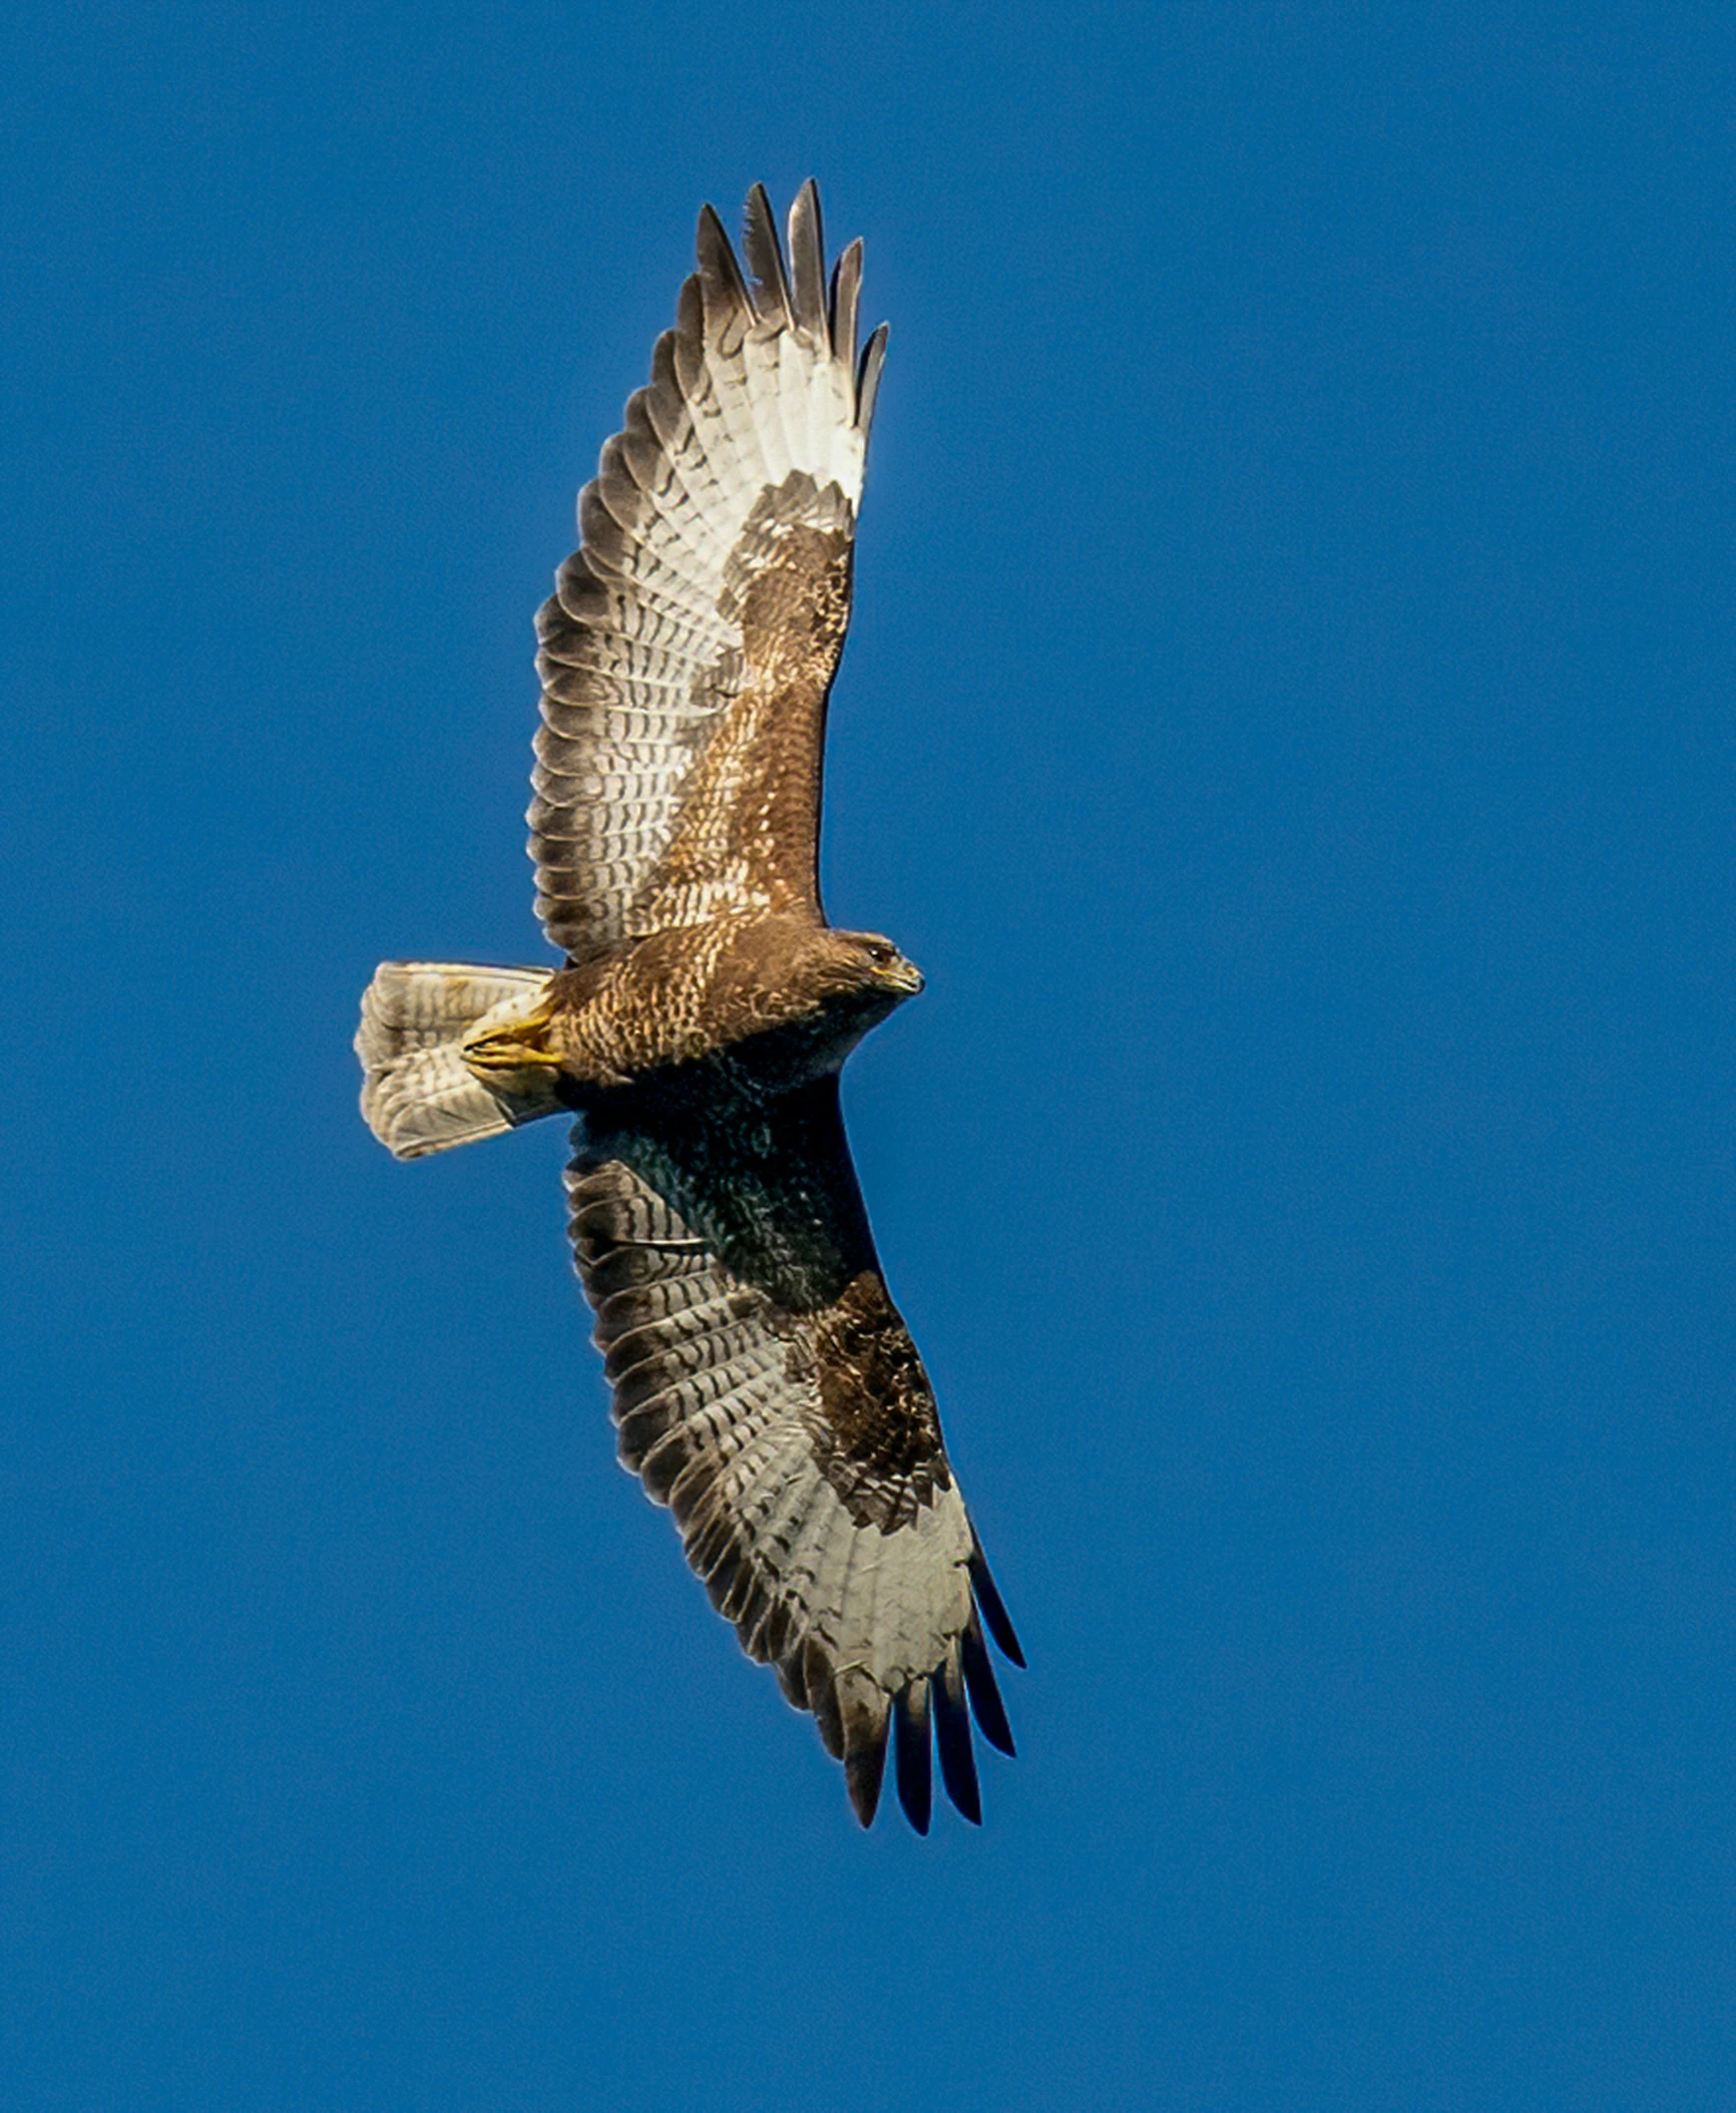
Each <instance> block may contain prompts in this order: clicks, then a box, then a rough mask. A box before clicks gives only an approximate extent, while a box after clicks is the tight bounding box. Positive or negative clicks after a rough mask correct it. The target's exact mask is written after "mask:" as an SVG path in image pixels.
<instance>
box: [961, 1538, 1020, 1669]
mask: <svg viewBox="0 0 1736 2113" xmlns="http://www.w3.org/2000/svg"><path fill="white" fill-rule="evenodd" d="M971 1589H972V1591H973V1592H975V1593H976V1595H977V1604H978V1606H980V1607H981V1608H982V1610H983V1619H984V1621H985V1622H987V1623H988V1627H989V1634H990V1635H991V1636H993V1637H994V1639H995V1641H996V1642H997V1643H998V1644H999V1645H1000V1647H1001V1651H1002V1654H1003V1655H1004V1656H1005V1657H1008V1658H1011V1659H1012V1661H1013V1663H1014V1664H1015V1665H1017V1666H1023V1665H1024V1663H1025V1653H1024V1652H1023V1651H1022V1650H1021V1649H1020V1648H1019V1638H1018V1636H1017V1635H1016V1634H1015V1633H1014V1628H1013V1622H1012V1619H1011V1617H1010V1616H1009V1614H1008V1612H1007V1607H1006V1602H1005V1601H1004V1600H1003V1599H1002V1597H1001V1595H1000V1593H999V1592H998V1591H997V1590H996V1589H995V1580H994V1578H993V1577H992V1576H991V1575H990V1573H989V1559H988V1557H987V1556H986V1555H985V1554H984V1553H983V1543H982V1542H981V1541H980V1540H978V1539H977V1537H976V1535H975V1534H974V1533H973V1534H972V1536H971Z"/></svg>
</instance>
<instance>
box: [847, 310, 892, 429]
mask: <svg viewBox="0 0 1736 2113" xmlns="http://www.w3.org/2000/svg"><path fill="white" fill-rule="evenodd" d="M891 334H892V333H891V330H890V329H889V328H888V326H887V325H886V324H885V323H881V324H879V325H878V326H877V327H876V329H875V332H874V335H873V336H872V337H871V338H870V339H869V340H868V345H867V349H866V350H865V351H864V352H863V354H862V367H861V371H860V373H858V375H857V377H856V423H857V424H858V425H859V426H860V427H861V428H862V431H863V433H864V434H866V433H867V432H868V429H869V428H870V427H871V426H872V425H873V423H874V399H875V398H876V397H877V396H878V395H879V394H880V369H881V368H882V366H884V365H885V362H886V340H887V338H888V337H890V336H891Z"/></svg>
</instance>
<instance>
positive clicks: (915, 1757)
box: [893, 1679, 934, 1835]
mask: <svg viewBox="0 0 1736 2113" xmlns="http://www.w3.org/2000/svg"><path fill="white" fill-rule="evenodd" d="M893 1726H894V1736H893V1748H894V1761H895V1766H896V1769H897V1774H898V1802H899V1804H900V1805H902V1806H903V1807H904V1817H905V1818H906V1819H907V1820H908V1821H909V1822H910V1824H911V1826H912V1827H914V1828H915V1829H916V1831H917V1833H918V1834H919V1835H925V1834H927V1833H928V1821H929V1809H930V1806H931V1805H932V1803H933V1796H934V1784H933V1776H932V1772H931V1764H930V1750H931V1742H930V1739H929V1729H928V1682H927V1680H926V1679H916V1680H913V1681H912V1682H911V1683H910V1685H909V1686H908V1687H907V1688H906V1689H905V1690H904V1692H903V1694H902V1695H900V1696H899V1698H898V1700H897V1701H896V1702H895V1703H894V1704H893Z"/></svg>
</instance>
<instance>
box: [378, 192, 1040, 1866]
mask: <svg viewBox="0 0 1736 2113" xmlns="http://www.w3.org/2000/svg"><path fill="white" fill-rule="evenodd" d="M697 248H698V259H697V260H698V269H697V270H696V272H695V273H694V274H693V275H692V276H691V277H690V278H689V279H688V280H687V281H686V283H685V284H684V285H683V287H682V288H681V296H680V303H679V307H678V310H677V314H676V322H675V327H674V329H672V330H670V331H666V332H665V333H664V334H663V336H662V337H660V338H659V339H658V340H657V343H656V347H655V350H654V352H653V354H652V357H651V381H650V382H649V384H648V385H647V386H646V387H645V388H643V389H640V390H639V391H637V392H636V393H635V395H634V396H633V397H632V398H631V399H630V401H629V403H628V406H627V423H626V426H625V428H624V430H623V431H622V432H620V433H618V434H617V435H616V436H615V437H614V438H613V439H612V440H611V441H609V443H608V444H607V446H606V447H605V448H604V450H603V455H602V460H601V463H600V465H599V468H598V474H597V477H596V479H595V481H594V482H593V483H591V484H589V485H587V486H586V488H585V490H584V491H583V492H582V493H581V495H580V500H579V524H580V534H581V538H582V541H581V545H580V548H579V550H578V551H577V552H575V553H574V555H573V556H572V557H571V558H569V559H568V560H567V562H566V564H565V565H564V566H563V567H562V568H561V570H560V572H559V574H558V575H557V579H556V591H555V594H554V595H553V597H552V598H551V599H550V600H549V601H548V602H547V603H546V604H545V605H544V607H543V609H542V611H541V612H540V614H539V616H538V620H537V633H538V638H539V640H540V644H541V651H540V653H539V655H538V668H539V672H540V673H541V676H542V682H543V707H542V718H543V723H542V726H541V728H540V729H539V731H538V734H537V741H536V768H535V771H534V773H533V780H532V782H533V786H534V789H535V794H536V797H535V799H534V801H533V803H532V806H531V810H530V815H529V820H530V824H531V829H532V836H531V844H530V850H531V856H532V858H533V859H534V861H535V863H536V869H537V914H538V916H539V917H540V918H541V920H542V923H543V929H544V931H545V932H546V933H547V934H548V937H549V939H550V940H551V942H552V943H553V944H554V945H555V946H556V947H557V948H558V949H560V950H561V952H562V953H563V954H564V956H565V961H564V964H563V965H562V966H561V967H559V968H556V969H554V970H548V969H488V968H475V967H469V966H464V965H459V964H453V963H443V962H434V963H429V962H388V963H385V964H383V965H382V966H381V968H380V969H379V970H378V971H377V972H376V973H375V976H374V979H373V982H372V984H371V985H370V986H369V988H368V990H367V992H366V994H365V996H364V998H363V1000H362V1021H361V1028H360V1031H359V1033H358V1034H357V1036H356V1051H357V1054H358V1056H360V1058H361V1062H362V1068H363V1074H364V1080H363V1086H362V1112H363V1114H364V1115H365V1116H366V1118H367V1121H368V1123H369V1125H370V1127H371V1128H372V1129H373V1131H374V1134H375V1135H376V1136H377V1137H378V1138H379V1139H380V1140H381V1142H382V1143H384V1144H386V1145H388V1146H389V1147H390V1148H391V1149H392V1151H394V1152H395V1153H396V1154H397V1155H398V1156H399V1157H400V1158H406V1159H408V1158H416V1157H419V1156H422V1155H424V1154H426V1153H429V1152H436V1151H442V1150H444V1149H446V1148H447V1147H448V1146H450V1145H455V1144H462V1143H465V1142H468V1141H470V1140H471V1139H473V1138H479V1137H485V1136H490V1135H493V1134H496V1133H498V1132H499V1131H502V1130H506V1129H511V1128H515V1127H517V1126H518V1125H519V1124H521V1123H524V1122H529V1121H532V1120H534V1119H536V1118H537V1117H539V1116H542V1115H549V1114H554V1113H557V1112H559V1111H562V1110H565V1111H567V1112H569V1113H570V1114H572V1115H574V1116H575V1117H576V1118H577V1120H576V1122H575V1125H574V1130H573V1159H572V1163H571V1165H570V1166H569V1168H568V1171H567V1194H568V1214H569V1229H570V1232H571V1236H572V1241H573V1251H574V1256H575V1260H576V1263H577V1266H578V1271H579V1276H580V1280H581V1282H582V1283H583V1285H584V1287H585V1292H586V1296H587V1297H588V1298H589V1300H590V1302H591V1305H592V1307H593V1309H594V1311H595V1313H596V1318H597V1328H596V1340H597V1343H598V1346H599V1348H600V1349H601V1350H602V1351H603V1353H604V1361H605V1370H606V1372H607V1375H608V1379H609V1382H610V1385H611V1388H612V1390H613V1396H614V1416H615V1422H616V1427H617V1431H618V1434H619V1443H620V1452H621V1458H622V1460H623V1462H624V1463H625V1464H626V1466H627V1467H629V1468H631V1469H632V1470H633V1471H634V1472H635V1473H636V1474H638V1475H639V1476H640V1478H641V1479H642V1480H643V1482H644V1485H645V1488H646V1490H647V1493H648V1494H649V1495H650V1496H651V1498H652V1499H653V1500H654V1501H656V1502H657V1503H661V1504H666V1505H667V1506H668V1508H669V1510H670V1513H671V1515H672V1516H673V1518H674V1520H675V1524H676V1526H677V1527H678V1529H679V1531H680V1534H681V1538H682V1543H683V1546H684V1548H685V1551H686V1555H687V1559H688V1561H689V1562H690V1563H691V1565H692V1567H693V1569H694V1570H695V1571H696V1572H697V1573H698V1575H699V1576H700V1577H701V1578H702V1579H703V1580H704V1583H705V1587H706V1590H707V1591H708V1592H709V1594H710V1597H711V1601H712V1604H713V1605H714V1606H715V1607H716V1608H717V1610H718V1611H719V1612H720V1613H721V1614H722V1615H723V1616H724V1617H725V1618H726V1619H727V1620H729V1621H730V1622H732V1623H733V1624H734V1626H735V1629H736V1633H737V1635H738V1636H739V1638H740V1640H741V1643H742V1646H743V1648H744V1649H745V1650H746V1651H747V1652H748V1653H749V1654H750V1655H751V1656H752V1657H755V1658H758V1659H761V1660H764V1661H767V1662H769V1663H770V1664H771V1665H772V1666H773V1667H774V1668H775V1669H776V1673H777V1677H778V1681H779V1683H780V1685H781V1687H782V1689H783V1692H784V1694H785V1695H786V1696H787V1697H788V1698H789V1700H790V1701H791V1702H792V1703H793V1704H794V1705H795V1706H796V1707H797V1708H798V1709H805V1710H811V1711H812V1712H813V1715H814V1717H815V1719H816V1721H817V1723H818V1726H819V1730H820V1736H821V1738H822V1739H823V1740H824V1742H825V1745H826V1748H827V1750H828V1752H830V1753H831V1754H833V1755H834V1756H835V1757H836V1758H838V1759H839V1760H841V1761H842V1762H843V1764H844V1773H845V1780H846V1784H847V1787H848V1790H849V1794H850V1800H851V1803H852V1805H853V1807H854V1809H855V1811H856V1814H857V1817H858V1818H859V1819H860V1820H861V1822H862V1824H863V1825H864V1826H866V1825H868V1823H869V1822H870V1821H871V1820H872V1819H873V1817H874V1813H875V1809H876V1806H877V1804H878V1802H879V1797H880V1791H881V1784H882V1780H883V1777H884V1773H885V1767H886V1760H887V1755H888V1751H889V1750H890V1752H891V1754H892V1756H893V1766H894V1775H895V1779H896V1782H897V1787H898V1796H899V1801H900V1803H901V1804H902V1806H903V1808H904V1811H905V1814H906V1816H907V1817H908V1818H909V1820H910V1821H911V1823H912V1825H913V1826H915V1827H916V1828H917V1829H918V1831H919V1832H926V1831H927V1828H928V1825H929V1817H930V1806H931V1798H932V1789H931V1785H932V1774H933V1770H932V1760H933V1757H934V1756H935V1755H937V1754H938V1757H939V1761H940V1771H941V1780H942V1782H943V1784H944V1785H945V1787H946V1790H947V1792H948V1795H949V1796H950V1797H951V1799H952V1801H953V1803H954V1804H955V1805H956V1806H957V1807H958V1809H959V1811H960V1812H962V1813H963V1814H964V1815H965V1817H966V1818H967V1819H970V1820H973V1821H974V1820H978V1819H980V1818H981V1805H980V1797H979V1792H978V1784H977V1769H976V1758H975V1752H974V1746H973V1741H972V1734H971V1720H972V1717H973V1715H974V1717H975V1720H976V1724H977V1727H978V1729H979V1730H980V1731H981V1733H982V1735H983V1737H984V1738H986V1739H987V1740H988V1741H989V1742H990V1744H991V1745H994V1746H997V1747H1000V1748H1001V1749H1002V1750H1003V1751H1004V1752H1006V1753H1011V1752H1012V1751H1013V1739H1012V1734H1011V1732H1010V1730H1009V1728H1008V1723H1007V1713H1006V1710H1005V1708H1004V1707H1003V1705H1002V1701H1001V1696H1000V1693H999V1691H998V1689H997V1686H996V1681H995V1674H994V1670H993V1665H992V1662H991V1659H990V1655H989V1651H988V1647H987V1643H986V1641H985V1630H986V1631H987V1634H988V1636H990V1637H992V1638H993V1639H994V1641H995V1642H996V1644H997V1645H998V1646H999V1647H1000V1649H1001V1650H1002V1651H1003V1652H1004V1653H1005V1654H1006V1655H1007V1656H1008V1657H1010V1658H1011V1659H1013V1660H1014V1662H1015V1663H1018V1664H1023V1663H1024V1660H1023V1658H1022V1657H1021V1655H1020V1651H1019V1645H1018V1641H1017V1639H1016V1637H1015V1635H1014V1632H1013V1628H1012V1624H1011V1623H1010V1621H1009V1620H1008V1618H1007V1613H1006V1609H1005V1607H1004V1606H1003V1605H1002V1602H1001V1598H1000V1595H999V1593H998V1592H997V1591H996V1589H995V1585H994V1581H993V1579H992V1578H991V1576H990V1574H989V1569H988V1565H987V1563H986V1562H985V1560H984V1557H983V1551H982V1546H981V1543H980V1542H979V1540H978V1538H977V1535H976V1532H975V1529H974V1528H973V1526H972V1524H971V1519H970V1515H969V1513H968V1512H967V1510H966V1508H965V1504H964V1500H963V1498H962V1496H961V1495H960V1493H959V1488H958V1484H957V1481H956V1479H955V1478H954V1475H953V1470H952V1465H951V1463H950V1461H949V1460H948V1458H947V1454H946V1449H945V1446H944V1444H943V1442H942V1438H941V1428H940V1419H939V1415H938V1413H937V1410H936V1407H935V1398H934V1391H933V1389H932V1387H931V1386H930V1384H929V1380H928V1375H927V1374H926V1372H925V1371H924V1370H923V1365H922V1360H921V1358H920V1357H919V1356H918V1354H917V1350H916V1346H915V1344H914V1343H913V1342H912V1341H911V1338H910V1334H909V1331H908V1330H907V1329H906V1327H905V1325H904V1322H903V1320H902V1319H901V1318H900V1316H899V1313H898V1310H897V1308H896V1307H895V1306H894V1305H893V1303H892V1300H891V1298H890V1296H889V1295H888V1292H887V1289H886V1283H885V1278H884V1276H883V1274H882V1271H881V1267H880V1262H879V1258H878V1256H877V1254H876V1253H875V1248H874V1241H873V1237H872V1235H871V1234H870V1232H869V1228H868V1218H867V1213H866V1211H865V1209H864V1207H863V1203H862V1196H861V1191H860V1189H859V1188H858V1186H857V1182H856V1174H855V1169H854V1167H853V1165H852V1163H851V1159H850V1149H849V1145H848V1143H847V1141H846V1139H845V1135H844V1125H843V1118H842V1114H841V1112H840V1108H839V1100H838V1073H839V1070H840V1068H841V1066H842V1064H843V1062H844V1060H845V1058H846V1057H847V1056H849V1054H850V1052H851V1050H853V1049H854V1048H855V1046H856V1044H857V1043H858V1042H859V1041H860V1040H861V1039H862V1037H863V1036H864V1035H865V1034H866V1033H867V1032H868V1031H869V1030H870V1029H871V1028H873V1027H874V1026H876V1025H877V1024H878V1023H879V1022H880V1021H882V1020H884V1019H885V1018H886V1017H887V1015H888V1014H889V1013H891V1012H892V1011H893V1010H894V1009H895V1008H896V1007H897V1006H899V1005H901V1004H903V1003H904V1001H905V1000H906V999H908V998H910V997H912V996H914V995H915V993H916V992H918V991H920V990H921V988H922V978H921V976H920V975H919V974H918V973H917V971H916V970H915V968H913V967H912V965H911V964H910V963H909V962H908V961H907V960H905V958H904V956H903V955H902V954H901V953H900V952H899V950H898V949H897V948H896V947H895V946H894V945H893V944H892V942H891V941H890V940H887V939H883V938H882V937H880V935H879V934H877V933H864V932H842V931H837V930H835V929H834V928H832V927H831V926H830V925H828V924H827V922H826V918H825V912H824V910H823V908H822V906H821V902H820V892H819V877H818V845H819V821H820V779H821V764H822V749H823V743H824V737H825V717H826V704H827V699H828V696H829V694H830V691H831V685H832V679H833V676H834V674H835V673H836V671H837V666H838V658H839V655H840V653H841V651H842V649H843V643H844V634H845V631H846V629H847V627H848V624H849V619H850V597H851V567H852V557H853V552H854V547H855V534H856V514H857V508H858V506H859V504H860V501H861V496H862V479H863V470H864V465H865V461H866V455H867V446H868V432H869V427H870V425H871V423H872V420H873V415H874V401H875V395H876V392H877V390H878V387H879V381H880V369H881V362H882V360H883V358H884V356H885V350H886V328H885V325H884V324H882V325H881V327H880V328H879V329H877V330H876V331H875V332H874V333H873V335H872V336H871V337H870V338H869V339H868V341H867V343H866V345H865V346H864V347H862V348H861V349H860V351H858V346H857V311H858V298H859V294H860V289H861V278H862V245H861V243H860V242H852V243H851V244H850V245H849V247H848V248H847V249H845V250H844V252H843V253H842V255H841V256H840V257H839V258H838V260H837V263H836V265H835V266H834V268H833V270H832V272H831V274H830V277H829V278H828V276H827V273H826V269H825V256H824V247H823V243H822V239H821V232H820V211H819V200H818V196H817V194H816V192H815V190H814V187H813V185H812V184H811V183H809V184H807V185H806V186H804V187H803V189H802V191H801V193H800V195H799V196H798V197H797V199H796V202H795V205H794V207H793V208H792V209H791V211H790V215H789V226H788V248H787V251H786V250H785V248H784V247H783V245H782V244H781V243H780V242H779V239H778V232H777V227H776V223H775V221H774V220H773V218H772V214H771V209H770V206H769V203H768V201H767V199H766V195H765V193H764V191H763V190H761V189H759V188H757V187H756V188H755V189H754V190H753V192H752V193H750V194H749V197H748V201H747V211H746V222H745V230H744V236H743V241H742V252H741V259H740V260H738V259H737V256H736V253H735V251H734V249H733V248H732V247H731V245H730V242H729V238H728V236H727V235H726V234H725V232H724V230H723V227H722V224H721V223H720V221H719V220H718V218H717V215H716V214H715V212H713V211H712V210H711V209H710V208H709V207H706V208H705V209H704V211H702V212H701V214H700V216H699V229H698V242H697ZM743 263H744V264H745V269H743Z"/></svg>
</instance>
